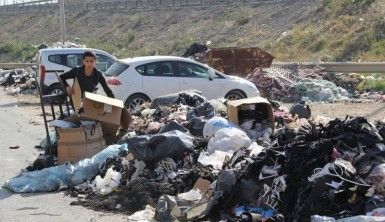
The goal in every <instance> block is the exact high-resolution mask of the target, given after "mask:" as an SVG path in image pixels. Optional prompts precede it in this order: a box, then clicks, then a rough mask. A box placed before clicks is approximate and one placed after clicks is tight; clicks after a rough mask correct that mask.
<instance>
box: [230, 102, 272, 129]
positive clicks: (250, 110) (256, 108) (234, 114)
mask: <svg viewBox="0 0 385 222" xmlns="http://www.w3.org/2000/svg"><path fill="white" fill-rule="evenodd" d="M227 111H228V118H229V120H230V121H231V122H233V123H234V124H237V125H239V124H241V123H242V121H243V120H244V119H255V120H268V122H269V123H270V126H271V128H272V129H273V130H274V128H275V123H274V116H273V108H272V107H271V104H270V102H269V101H268V100H267V99H264V98H262V97H253V98H247V99H240V100H234V101H229V102H228V103H227Z"/></svg>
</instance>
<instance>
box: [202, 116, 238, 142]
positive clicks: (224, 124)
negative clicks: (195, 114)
mask: <svg viewBox="0 0 385 222" xmlns="http://www.w3.org/2000/svg"><path fill="white" fill-rule="evenodd" d="M231 127H235V126H234V125H233V124H232V123H230V122H229V121H228V120H227V119H225V118H223V117H213V118H211V119H210V120H209V121H207V123H206V124H205V126H204V127H203V137H204V138H205V139H206V140H209V139H210V138H211V137H213V136H214V135H215V133H216V132H217V131H218V130H220V129H223V128H231Z"/></svg>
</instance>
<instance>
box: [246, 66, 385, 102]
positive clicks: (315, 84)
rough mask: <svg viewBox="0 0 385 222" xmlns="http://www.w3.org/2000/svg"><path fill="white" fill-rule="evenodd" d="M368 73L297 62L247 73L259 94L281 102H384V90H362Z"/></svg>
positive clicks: (247, 77)
mask: <svg viewBox="0 0 385 222" xmlns="http://www.w3.org/2000/svg"><path fill="white" fill-rule="evenodd" d="M370 78H373V77H371V76H368V77H365V76H362V75H359V74H356V73H327V72H323V71H322V69H321V68H320V67H315V68H306V67H301V66H300V65H297V64H292V65H282V66H273V67H270V68H257V69H255V70H254V71H253V72H251V73H249V74H248V75H247V76H246V79H247V80H249V81H251V82H253V83H254V84H255V85H256V86H257V87H258V89H259V90H260V92H261V95H262V96H264V97H266V98H269V99H272V100H278V101H282V102H288V103H292V102H296V101H308V102H343V101H351V102H383V101H385V100H384V99H385V97H384V92H364V91H363V90H362V89H360V87H359V86H360V84H362V83H363V82H364V81H368V79H370ZM372 91H373V90H372Z"/></svg>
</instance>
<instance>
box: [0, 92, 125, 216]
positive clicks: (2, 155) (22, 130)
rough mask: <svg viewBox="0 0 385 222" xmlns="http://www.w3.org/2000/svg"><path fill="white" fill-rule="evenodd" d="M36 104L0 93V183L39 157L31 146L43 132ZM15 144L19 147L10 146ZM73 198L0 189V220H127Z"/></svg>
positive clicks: (55, 194) (42, 136) (60, 194)
mask: <svg viewBox="0 0 385 222" xmlns="http://www.w3.org/2000/svg"><path fill="white" fill-rule="evenodd" d="M36 105H37V104H36V102H35V103H34V102H32V103H30V104H25V103H19V102H17V99H16V98H13V97H9V96H5V95H4V92H3V91H2V90H1V92H0V186H2V185H3V184H4V182H5V181H7V180H8V179H10V178H12V177H14V176H16V175H18V174H19V173H20V170H21V169H23V168H25V167H27V166H28V165H29V164H30V163H32V162H33V161H34V160H35V158H36V157H37V156H38V153H39V151H38V150H36V149H35V148H34V146H35V145H36V144H38V143H39V142H40V141H41V139H42V138H44V135H45V133H44V126H43V124H42V117H40V116H39V115H38V113H39V112H40V109H39V108H38V106H36ZM31 121H33V122H31ZM15 145H19V146H20V148H19V149H9V146H15ZM73 200H74V199H73V198H70V197H67V196H65V195H64V194H63V193H42V194H13V193H11V192H9V191H8V190H7V189H5V188H1V189H0V221H1V222H3V221H4V222H13V221H15V222H16V221H23V222H24V221H34V222H35V221H36V222H37V221H39V222H40V221H57V222H59V221H60V222H62V221H71V222H73V221H82V222H83V221H92V222H96V221H127V216H125V215H120V214H111V213H103V212H95V211H92V210H89V209H86V208H84V207H80V206H70V203H71V201H73Z"/></svg>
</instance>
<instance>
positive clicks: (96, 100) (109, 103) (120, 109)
mask: <svg viewBox="0 0 385 222" xmlns="http://www.w3.org/2000/svg"><path fill="white" fill-rule="evenodd" d="M73 90H74V94H73V95H72V96H71V98H72V103H73V106H74V110H75V112H76V113H79V111H81V112H80V116H81V117H82V118H86V119H90V120H98V121H100V122H102V125H103V132H104V133H105V134H106V135H105V138H106V137H107V138H108V139H107V138H106V141H107V144H111V143H110V142H109V141H112V140H114V138H113V137H114V136H116V132H117V130H118V128H119V126H120V127H121V128H122V129H125V130H127V129H128V127H129V124H130V123H131V121H132V116H131V114H130V112H129V111H128V110H127V109H126V108H125V107H124V104H123V101H121V100H117V99H113V98H109V97H106V96H102V95H97V94H93V93H88V92H85V95H84V98H83V99H82V94H81V90H80V86H79V84H78V82H77V79H75V81H74V84H73ZM82 100H83V102H82Z"/></svg>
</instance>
